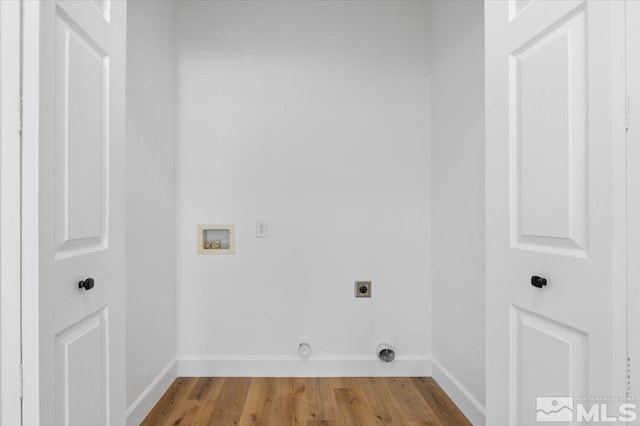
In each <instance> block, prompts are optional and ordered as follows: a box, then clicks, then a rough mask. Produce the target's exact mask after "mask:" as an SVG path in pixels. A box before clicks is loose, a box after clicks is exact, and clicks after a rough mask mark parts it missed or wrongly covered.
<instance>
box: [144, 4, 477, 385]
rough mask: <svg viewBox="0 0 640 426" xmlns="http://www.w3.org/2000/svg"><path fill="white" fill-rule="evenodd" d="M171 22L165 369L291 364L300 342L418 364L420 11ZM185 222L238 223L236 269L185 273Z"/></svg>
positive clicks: (198, 14)
mask: <svg viewBox="0 0 640 426" xmlns="http://www.w3.org/2000/svg"><path fill="white" fill-rule="evenodd" d="M176 9H177V21H176V58H177V59H176V61H177V62H176V123H177V124H176V135H177V139H176V140H177V144H178V146H177V159H176V160H177V179H178V180H177V182H178V183H177V204H178V222H177V223H178V226H177V232H178V234H177V254H178V255H177V259H178V263H177V268H178V275H177V276H178V295H177V303H178V354H179V355H182V356H183V357H192V358H196V359H197V358H199V359H201V360H205V361H206V360H207V359H212V358H210V357H213V359H217V360H218V361H220V360H221V359H224V358H228V359H232V358H235V359H239V358H240V359H247V357H249V358H250V357H254V358H257V359H267V358H269V357H271V358H274V357H275V358H283V357H288V356H292V357H295V356H296V351H297V345H298V343H299V342H301V341H307V342H309V343H310V344H311V346H312V349H313V353H314V356H315V357H318V356H324V357H328V358H332V357H335V356H346V357H355V358H356V359H361V358H362V359H364V358H365V357H367V356H372V355H373V354H374V350H375V348H376V345H377V344H378V343H380V342H382V341H387V342H389V343H391V344H393V345H395V346H396V347H397V350H398V355H400V356H413V357H417V358H418V359H419V361H420V362H421V363H423V364H425V363H426V361H425V360H426V359H427V355H428V354H430V352H431V347H430V340H431V336H430V318H431V313H430V299H431V295H430V287H429V259H430V247H431V245H430V212H429V179H430V174H429V167H428V164H429V62H428V61H429V58H428V52H429V50H428V49H429V47H428V14H427V9H428V5H427V4H426V3H421V2H410V1H409V2H403V1H393V2H325V1H319V2H289V1H283V2H262V1H256V2H249V1H247V2H244V1H243V2H186V1H185V2H180V3H179V4H177V6H176ZM474 185H475V183H474ZM256 220H266V221H268V232H269V237H268V238H267V239H256V238H255V222H256ZM198 223H234V224H236V226H237V236H236V238H237V241H236V243H237V244H236V245H237V252H236V253H237V254H236V255H234V256H198V255H197V244H196V242H197V235H196V226H197V224H198ZM155 263H156V264H159V263H161V262H158V261H156V262H155ZM355 280H372V281H373V298H371V299H369V300H366V299H355V298H354V295H353V293H354V289H353V282H354V281H355ZM207 357H209V358H207ZM242 357H245V358H242ZM212 368H214V370H215V365H214V366H212ZM199 371H201V372H202V371H207V372H209V373H212V370H211V369H209V370H207V369H206V368H205V370H199ZM244 371H245V372H247V373H248V374H260V373H261V371H260V368H258V370H257V371H256V370H254V371H247V370H244ZM184 372H185V371H183V373H184ZM213 373H215V371H213ZM262 373H265V371H262ZM277 373H282V374H286V373H287V372H286V371H282V370H280V371H278V372H277ZM306 373H309V374H313V373H314V372H312V371H311V370H307V371H306ZM315 373H316V374H317V373H318V372H317V371H316V372H315ZM343 373H344V374H348V373H349V372H348V371H344V372H343ZM365 373H366V371H363V374H365ZM272 374H273V372H272ZM303 374H304V372H303Z"/></svg>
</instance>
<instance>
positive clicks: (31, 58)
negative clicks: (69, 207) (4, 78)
mask: <svg viewBox="0 0 640 426" xmlns="http://www.w3.org/2000/svg"><path fill="white" fill-rule="evenodd" d="M21 2H22V5H23V6H22V82H23V83H22V87H23V90H22V122H23V124H22V126H23V130H22V318H23V320H22V348H23V351H22V352H23V355H22V365H23V379H22V380H23V399H22V407H23V410H22V413H23V417H22V424H23V425H34V426H35V425H39V424H40V355H39V354H40V343H39V335H40V314H39V312H40V291H39V290H40V287H39V286H40V276H39V268H38V264H39V253H40V247H39V208H40V207H39V191H40V186H39V180H40V147H39V144H40V102H39V93H40V62H41V59H42V58H41V55H47V54H52V53H51V52H41V49H40V44H41V43H40V34H41V28H40V26H41V9H42V5H41V2H39V1H25V0H21Z"/></svg>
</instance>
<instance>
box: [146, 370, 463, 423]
mask: <svg viewBox="0 0 640 426" xmlns="http://www.w3.org/2000/svg"><path fill="white" fill-rule="evenodd" d="M142 424H143V425H145V426H147V425H148V426H165V425H174V426H175V425H181V426H184V425H195V426H206V425H215V426H226V425H243V426H247V425H262V426H265V425H266V426H286V425H301V426H323V425H324V426H352V425H353V426H357V425H362V426H373V425H403V426H407V425H411V426H417V425H445V426H457V425H460V426H468V425H470V423H469V421H468V420H467V419H466V418H465V417H464V415H463V414H462V412H460V410H459V409H458V408H457V407H456V406H455V405H454V404H453V402H452V401H451V400H450V399H449V397H448V396H447V395H446V394H445V393H444V391H443V390H442V389H441V388H440V387H439V386H438V384H437V383H436V382H435V381H434V380H433V379H431V378H429V377H426V378H425V377H422V378H392V377H385V378H381V377H377V378H371V377H364V378H233V377H227V378H213V377H200V378H195V377H194V378H182V377H181V378H178V379H176V380H175V382H174V383H173V384H172V385H171V387H170V388H169V390H167V392H166V393H165V395H164V396H163V397H162V398H161V400H160V401H159V402H158V404H157V405H156V406H155V407H154V409H153V410H152V411H151V413H149V415H148V416H147V418H146V419H145V420H144V422H143V423H142Z"/></svg>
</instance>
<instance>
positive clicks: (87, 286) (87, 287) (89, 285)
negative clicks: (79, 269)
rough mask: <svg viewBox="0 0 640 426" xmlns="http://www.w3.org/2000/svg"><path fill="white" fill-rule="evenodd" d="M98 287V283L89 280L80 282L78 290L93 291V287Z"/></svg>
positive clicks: (91, 279)
mask: <svg viewBox="0 0 640 426" xmlns="http://www.w3.org/2000/svg"><path fill="white" fill-rule="evenodd" d="M95 285H96V282H95V281H94V280H93V278H87V279H86V280H84V281H80V282H79V283H78V288H84V289H85V290H91V289H92V288H93V286H95Z"/></svg>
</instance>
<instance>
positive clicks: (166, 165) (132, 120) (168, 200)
mask: <svg viewBox="0 0 640 426" xmlns="http://www.w3.org/2000/svg"><path fill="white" fill-rule="evenodd" d="M172 11H173V6H172V3H171V2H164V1H149V0H144V1H142V0H141V1H129V6H128V23H127V33H128V34H127V40H128V43H127V44H128V45H127V49H128V52H127V406H129V407H130V408H131V407H132V404H134V403H136V405H137V404H138V403H139V400H138V399H139V398H140V397H141V396H143V394H144V393H145V392H147V390H148V389H149V386H150V385H152V382H153V381H154V380H155V379H156V378H157V377H158V375H159V374H160V373H161V372H162V371H163V369H165V367H167V365H169V364H170V363H171V362H172V361H173V360H174V358H175V354H176V328H175V323H176V315H175V290H176V288H175V223H176V221H175V190H174V187H175V183H174V171H175V164H174V158H175V152H174V147H175V145H174V137H173V133H174V132H173V128H174V114H173V107H174V104H173V41H172V39H173V31H172V23H173V12H172ZM143 411H144V410H143Z"/></svg>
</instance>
